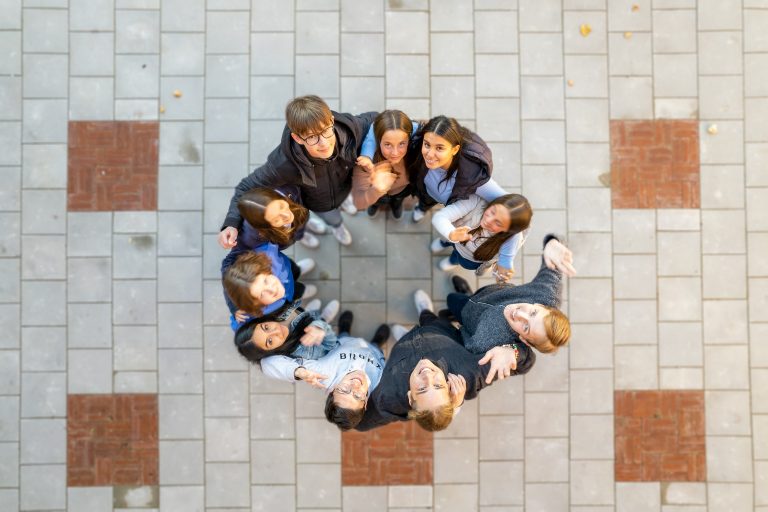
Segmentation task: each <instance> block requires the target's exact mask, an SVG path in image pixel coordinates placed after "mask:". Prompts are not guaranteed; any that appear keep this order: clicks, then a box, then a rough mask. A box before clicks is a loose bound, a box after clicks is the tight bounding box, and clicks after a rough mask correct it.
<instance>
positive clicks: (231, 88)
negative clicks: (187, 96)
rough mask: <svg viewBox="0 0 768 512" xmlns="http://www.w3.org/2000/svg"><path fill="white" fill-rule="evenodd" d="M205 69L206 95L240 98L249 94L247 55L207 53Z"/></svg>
mask: <svg viewBox="0 0 768 512" xmlns="http://www.w3.org/2000/svg"><path fill="white" fill-rule="evenodd" d="M247 41H248V40H246V44H247ZM205 69H206V77H205V95H206V96H207V97H211V98H229V97H234V98H242V97H246V96H248V95H249V91H248V56H247V55H208V56H207V57H206V60H205ZM251 94H252V93H251Z"/></svg>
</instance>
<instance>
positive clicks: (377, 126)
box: [373, 110, 413, 162]
mask: <svg viewBox="0 0 768 512" xmlns="http://www.w3.org/2000/svg"><path fill="white" fill-rule="evenodd" d="M389 130H401V131H404V132H405V133H407V134H408V139H410V138H411V135H413V123H412V122H411V120H410V118H409V117H408V116H407V115H405V112H403V111H401V110H385V111H384V112H382V113H380V114H379V115H377V116H376V119H374V120H373V136H374V137H375V138H376V152H375V153H374V154H373V161H374V162H381V161H382V160H384V157H383V156H382V155H381V147H380V144H381V138H382V137H383V136H384V133H386V132H388V131H389Z"/></svg>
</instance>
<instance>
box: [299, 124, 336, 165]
mask: <svg viewBox="0 0 768 512" xmlns="http://www.w3.org/2000/svg"><path fill="white" fill-rule="evenodd" d="M291 137H292V138H293V140H294V141H296V142H297V143H299V144H300V145H302V146H304V149H306V150H307V153H309V156H311V157H312V158H321V159H326V158H331V157H332V156H333V148H334V147H336V133H335V132H334V131H333V118H331V120H330V121H329V122H328V123H327V124H326V125H325V126H321V127H318V128H317V129H316V130H315V131H312V132H308V133H302V134H299V135H297V134H295V133H291ZM315 141H317V142H315Z"/></svg>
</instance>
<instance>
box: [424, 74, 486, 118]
mask: <svg viewBox="0 0 768 512" xmlns="http://www.w3.org/2000/svg"><path fill="white" fill-rule="evenodd" d="M431 85H432V88H431V91H432V94H433V95H434V96H435V98H434V100H432V109H433V110H434V111H435V112H450V113H451V115H453V116H456V117H457V118H459V119H471V118H474V117H475V102H474V98H475V78H474V77H471V76H459V77H454V76H435V77H433V78H432V80H431Z"/></svg>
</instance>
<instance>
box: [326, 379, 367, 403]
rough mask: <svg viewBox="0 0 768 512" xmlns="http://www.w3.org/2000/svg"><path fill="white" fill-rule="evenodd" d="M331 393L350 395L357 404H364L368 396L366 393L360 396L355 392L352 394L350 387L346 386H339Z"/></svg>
mask: <svg viewBox="0 0 768 512" xmlns="http://www.w3.org/2000/svg"><path fill="white" fill-rule="evenodd" d="M342 386H343V387H342ZM333 391H334V392H338V393H341V394H342V395H352V398H354V399H355V400H357V401H358V402H363V403H365V399H366V398H368V394H367V393H366V394H360V393H358V392H357V391H354V392H353V391H352V388H351V387H349V386H347V385H344V384H339V385H338V386H336V389H334V390H333Z"/></svg>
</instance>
